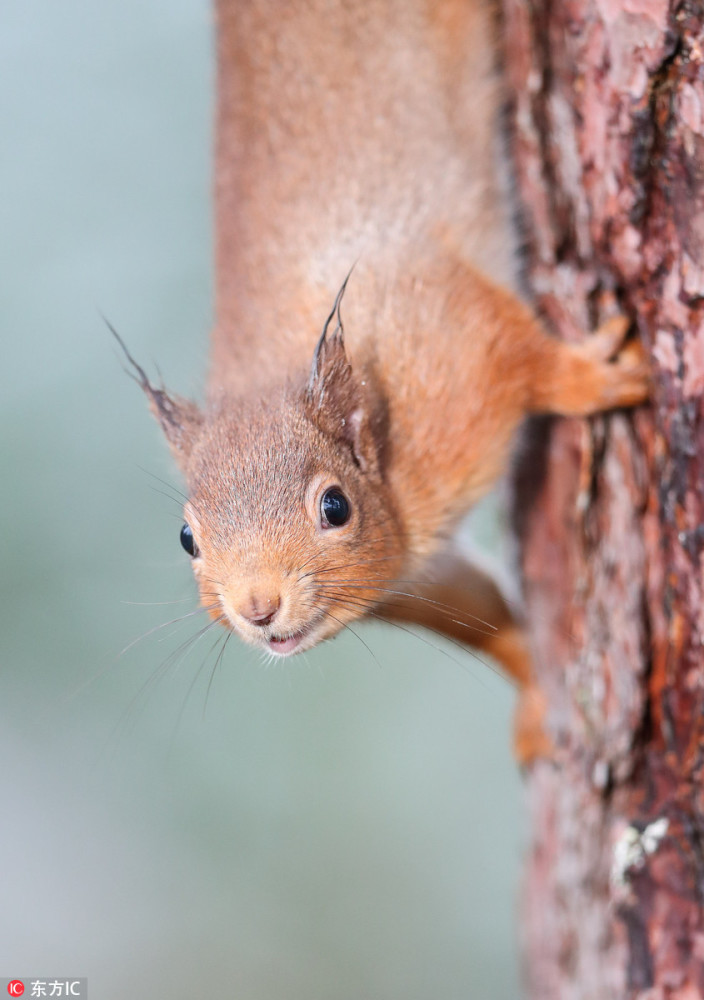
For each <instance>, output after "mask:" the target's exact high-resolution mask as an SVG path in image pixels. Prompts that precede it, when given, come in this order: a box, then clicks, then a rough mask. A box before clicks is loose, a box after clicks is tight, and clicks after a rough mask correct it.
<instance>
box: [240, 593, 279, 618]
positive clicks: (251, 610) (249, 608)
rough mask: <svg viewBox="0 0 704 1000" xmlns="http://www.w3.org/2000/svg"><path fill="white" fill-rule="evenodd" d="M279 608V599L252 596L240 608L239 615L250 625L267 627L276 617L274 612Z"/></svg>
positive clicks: (277, 597)
mask: <svg viewBox="0 0 704 1000" xmlns="http://www.w3.org/2000/svg"><path fill="white" fill-rule="evenodd" d="M280 607H281V598H280V597H279V596H278V595H277V596H276V597H263V596H261V595H257V594H252V596H251V597H250V598H249V600H248V601H247V602H246V603H245V604H244V605H243V607H241V608H240V614H241V615H242V617H243V618H246V619H247V621H248V622H249V623H250V624H251V625H268V624H269V622H271V621H273V620H274V618H275V617H276V612H277V611H278V610H279V608H280Z"/></svg>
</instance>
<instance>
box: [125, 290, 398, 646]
mask: <svg viewBox="0 0 704 1000" xmlns="http://www.w3.org/2000/svg"><path fill="white" fill-rule="evenodd" d="M342 291H344V286H343V289H342ZM339 299H340V296H338V299H337V301H336V303H335V308H334V309H333V312H332V313H331V315H330V317H329V318H328V322H327V323H326V324H325V328H324V330H323V333H322V336H321V337H320V339H319V341H318V344H317V347H316V348H315V352H314V355H313V361H312V365H311V369H310V373H309V374H308V376H307V378H306V377H304V376H303V377H301V378H300V379H299V381H297V382H296V381H290V382H288V383H285V384H282V385H281V386H279V387H278V388H274V389H273V390H272V392H271V393H270V394H269V395H267V396H266V397H264V398H255V397H253V398H245V399H232V398H222V399H220V400H217V401H214V402H213V403H212V404H211V405H210V406H209V407H207V408H206V409H204V410H201V409H199V408H198V407H197V406H196V405H195V404H194V403H191V402H189V401H186V400H183V399H180V398H178V397H175V396H172V395H169V394H168V393H167V392H166V391H165V390H164V389H163V388H156V387H154V386H153V385H152V384H151V383H150V382H149V380H148V379H147V377H146V375H145V374H144V372H143V370H142V369H141V368H140V367H139V366H138V365H137V364H136V362H134V361H133V359H132V358H131V357H130V356H129V354H127V357H128V360H129V361H130V364H131V365H132V367H133V369H134V372H135V375H136V378H137V381H138V382H139V383H140V385H141V386H142V388H143V390H144V391H145V393H146V395H147V397H148V399H149V404H150V408H151V410H152V412H153V413H154V415H155V416H156V418H157V420H158V421H159V423H160V424H161V427H162V429H163V431H164V433H165V435H166V438H167V440H168V442H169V444H170V447H171V450H172V452H173V454H174V456H175V458H176V460H177V462H178V464H179V466H180V468H181V470H182V472H183V473H184V476H185V478H186V481H187V483H188V489H189V497H190V498H189V500H188V502H187V503H186V504H185V507H184V518H185V524H184V526H183V528H182V531H181V542H182V544H183V547H184V548H185V549H186V551H187V552H188V553H189V554H190V556H191V559H192V564H193V570H194V574H195V577H196V580H197V583H198V587H199V590H200V597H201V602H202V604H203V606H204V607H205V608H206V609H207V610H208V612H209V614H210V615H211V617H212V618H213V619H216V620H218V621H220V622H221V623H222V624H223V625H224V626H225V627H226V628H229V629H230V630H231V631H234V632H236V633H237V634H238V635H240V636H241V638H243V639H244V640H246V641H247V642H249V643H251V644H253V645H255V646H257V647H259V648H260V649H263V650H267V651H268V652H271V653H274V654H278V655H289V654H291V653H294V652H300V651H303V650H305V649H310V648H311V647H312V646H314V645H316V644H317V643H318V642H320V641H321V640H322V639H326V638H329V637H331V636H333V635H334V634H335V633H337V632H338V631H340V629H341V628H343V627H344V626H345V625H346V624H348V623H349V622H352V621H354V620H355V619H356V618H359V617H361V616H362V615H364V614H365V613H367V612H368V611H370V610H372V609H373V607H374V605H375V604H377V603H378V602H379V601H380V599H381V598H383V596H384V594H383V590H384V588H387V587H389V586H390V585H391V581H392V580H394V578H396V577H397V576H398V574H399V571H400V568H401V564H402V561H403V552H404V547H403V540H402V539H403V532H402V526H401V523H400V520H399V518H398V516H397V514H396V512H395V509H394V504H393V500H392V496H391V491H390V489H389V488H388V486H387V484H386V482H385V479H384V474H383V468H382V456H383V440H382V439H383V434H384V428H383V419H380V418H379V416H378V414H375V412H374V400H373V398H372V395H371V393H370V391H369V389H370V387H369V385H368V384H367V383H366V382H365V380H361V379H360V378H358V377H357V376H356V375H355V373H354V372H353V370H352V367H351V365H350V364H349V362H348V359H347V356H346V352H345V344H344V333H343V329H342V323H341V321H340V317H339ZM334 316H337V325H336V328H335V330H334V332H333V333H332V334H330V333H329V326H330V323H331V320H332V318H333V317H334ZM113 332H114V331H113ZM116 336H117V335H116ZM118 339H119V338H118ZM120 343H122V342H121V341H120ZM122 346H123V349H124V350H125V353H127V352H126V349H125V348H124V345H122Z"/></svg>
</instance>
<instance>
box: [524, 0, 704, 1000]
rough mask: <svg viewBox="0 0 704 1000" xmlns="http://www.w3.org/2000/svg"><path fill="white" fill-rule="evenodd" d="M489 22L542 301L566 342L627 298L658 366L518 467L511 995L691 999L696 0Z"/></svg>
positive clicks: (697, 519) (699, 891) (702, 195)
mask: <svg viewBox="0 0 704 1000" xmlns="http://www.w3.org/2000/svg"><path fill="white" fill-rule="evenodd" d="M504 28H505V64H506V71H507V77H508V81H509V87H510V92H511V102H512V112H513V114H512V122H513V140H514V150H515V160H516V185H517V190H518V195H519V200H520V202H521V204H522V217H523V221H524V223H525V236H526V244H527V251H526V255H527V277H528V280H529V283H530V285H531V287H532V290H533V293H534V296H535V300H536V303H537V306H538V308H539V310H540V311H541V312H542V313H543V314H544V316H545V317H546V319H547V320H548V322H549V323H551V324H552V327H553V329H554V330H556V331H557V332H558V333H559V334H560V335H562V336H565V337H568V338H574V337H575V336H577V331H578V330H579V329H591V328H593V327H594V326H595V325H596V323H597V322H598V321H599V320H602V319H604V318H605V317H606V316H607V315H608V314H609V312H611V311H613V310H614V309H621V310H622V311H624V312H626V313H627V314H628V315H629V316H632V317H633V319H634V321H635V325H636V328H637V331H638V334H639V335H640V337H641V338H642V339H643V341H644V343H645V344H646V345H647V347H648V348H649V350H650V352H651V355H652V358H653V365H654V381H655V385H654V397H653V406H652V408H650V409H642V410H640V411H639V412H637V413H633V414H615V415H612V416H609V417H604V418H598V419H594V420H591V421H589V422H586V421H577V420H570V421H567V420H562V421H559V422H554V423H553V424H551V425H544V426H542V427H541V428H540V429H539V431H540V432H539V433H537V432H536V434H535V435H534V440H533V442H532V445H531V448H530V457H529V459H528V460H527V461H526V460H524V461H523V462H522V463H521V467H522V469H523V471H522V472H520V471H519V475H521V476H522V478H523V479H524V482H523V483H522V493H521V496H522V503H523V509H522V512H521V518H520V531H521V536H522V539H523V557H522V558H523V572H524V578H525V588H526V599H527V604H528V611H529V618H530V620H531V623H532V630H533V641H534V652H535V659H536V664H537V667H536V669H537V671H538V674H539V678H540V681H541V683H542V685H543V686H544V689H545V691H546V693H547V695H548V699H549V729H550V732H551V734H552V736H553V738H554V741H555V746H556V750H555V759H554V761H552V762H541V763H540V764H538V765H537V766H535V767H534V768H533V769H532V771H531V773H530V774H529V775H528V776H527V786H528V797H529V801H530V809H531V815H532V822H533V833H532V846H531V850H530V852H529V857H528V860H527V874H526V881H525V886H524V900H523V922H522V923H523V927H524V930H525V952H526V977H527V982H528V995H529V996H531V997H534V998H536V1000H537V998H540V1000H552V998H555V1000H557V998H559V1000H573V998H574V1000H576V998H580V1000H585V998H590V1000H609V998H612V997H613V998H622V997H628V998H636V997H637V998H642V1000H645V998H648V1000H660V998H663V1000H664V998H668V1000H694V998H696V997H703V996H704V908H703V905H702V904H703V901H704V740H703V737H704V669H703V667H704V602H703V600H702V589H703V583H704V254H703V252H702V251H703V249H704V61H703V59H704V57H703V50H704V5H703V4H702V2H701V0H699V2H695V0H685V2H680V3H677V2H670V3H668V2H667V0H559V2H558V0H552V2H551V0H530V2H527V0H504ZM527 468H529V469H530V474H527V473H526V471H525V470H526V469H527ZM526 489H528V491H529V496H530V501H529V502H528V503H527V502H526V500H525V497H526V492H525V491H526Z"/></svg>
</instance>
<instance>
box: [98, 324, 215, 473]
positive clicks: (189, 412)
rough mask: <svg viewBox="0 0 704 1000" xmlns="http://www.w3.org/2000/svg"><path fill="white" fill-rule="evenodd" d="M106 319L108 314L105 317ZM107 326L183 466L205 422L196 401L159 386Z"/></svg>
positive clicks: (110, 327)
mask: <svg viewBox="0 0 704 1000" xmlns="http://www.w3.org/2000/svg"><path fill="white" fill-rule="evenodd" d="M103 319H105V317H103ZM105 322H106V323H107V325H108V329H109V330H110V332H111V333H112V335H113V336H114V337H115V339H116V340H117V342H118V344H119V345H120V347H121V348H122V352H123V354H124V355H125V358H126V360H127V363H128V364H129V366H130V368H131V371H127V374H128V375H129V376H130V377H131V378H133V379H134V380H135V382H136V383H137V384H138V385H139V386H141V388H142V390H143V391H144V394H145V396H146V397H147V399H148V400H149V409H150V410H151V411H152V413H153V414H154V416H155V417H156V419H157V420H158V421H159V424H160V425H161V429H162V430H163V432H164V434H165V436H166V440H167V441H168V442H169V445H170V447H171V451H172V454H173V456H174V458H175V459H176V461H177V462H178V464H179V465H180V466H181V468H184V467H185V465H186V463H187V461H188V457H189V455H190V453H191V449H192V447H193V442H194V441H195V439H196V437H197V436H198V434H199V433H200V430H201V428H202V426H203V415H202V413H201V411H200V410H199V409H198V407H197V406H196V404H195V403H192V402H191V401H190V400H187V399H181V398H180V397H179V396H170V395H169V394H168V393H167V392H166V390H165V389H163V388H162V389H157V388H156V386H153V385H152V384H151V382H150V381H149V379H148V378H147V376H146V373H145V371H144V369H143V368H142V366H141V365H139V364H137V362H136V361H135V360H134V358H133V357H132V355H131V354H130V352H129V351H128V350H127V346H126V345H125V342H124V341H123V339H122V337H121V336H120V335H119V333H118V332H117V330H115V328H114V327H113V326H112V325H111V324H110V323H109V322H108V320H107V319H106V320H105Z"/></svg>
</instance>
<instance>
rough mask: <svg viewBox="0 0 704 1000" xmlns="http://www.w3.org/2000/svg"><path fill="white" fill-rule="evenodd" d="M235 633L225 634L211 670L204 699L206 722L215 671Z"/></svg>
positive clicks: (203, 716)
mask: <svg viewBox="0 0 704 1000" xmlns="http://www.w3.org/2000/svg"><path fill="white" fill-rule="evenodd" d="M234 634H235V633H234V632H230V631H228V632H227V633H226V634H225V641H224V642H223V644H222V646H221V648H220V652H219V653H218V655H217V658H216V660H215V664H214V666H213V669H212V670H211V672H210V677H209V679H208V687H207V689H206V692H205V698H204V700H203V715H202V718H203V722H205V712H206V709H207V707H208V698H209V697H210V689H211V687H212V685H213V680H214V679H215V673H216V671H217V669H218V667H219V666H220V664H221V663H222V658H223V656H224V654H225V649H226V648H227V644H228V642H229V641H230V639H231V638H232V636H233V635H234Z"/></svg>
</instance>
